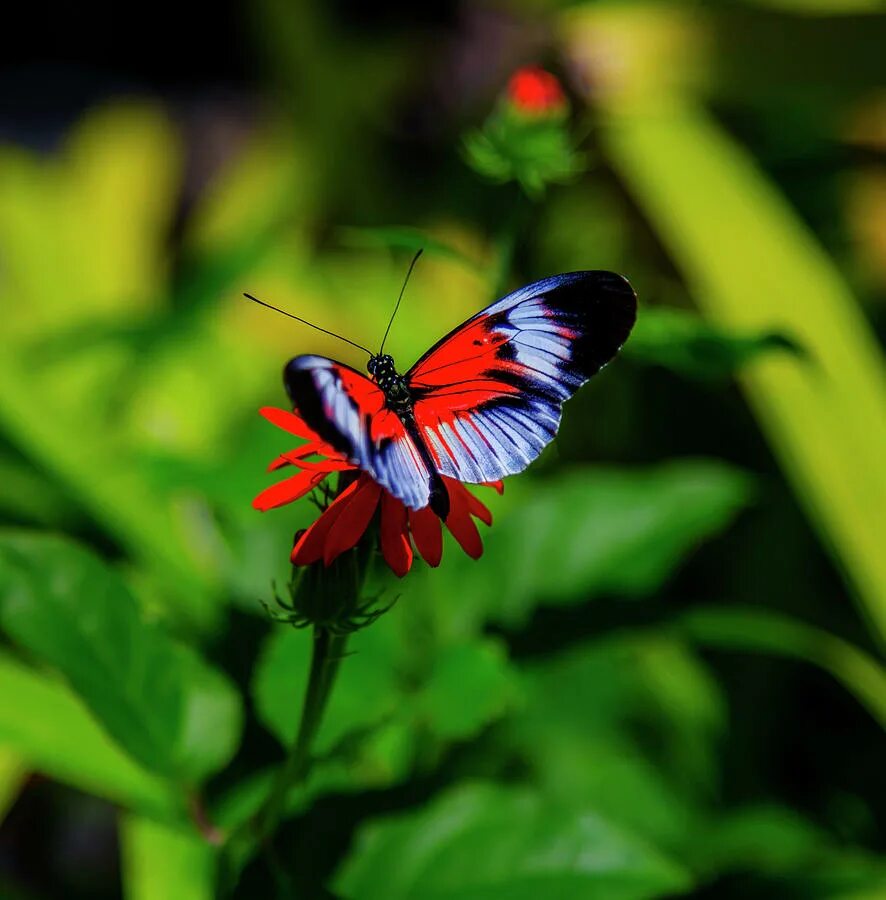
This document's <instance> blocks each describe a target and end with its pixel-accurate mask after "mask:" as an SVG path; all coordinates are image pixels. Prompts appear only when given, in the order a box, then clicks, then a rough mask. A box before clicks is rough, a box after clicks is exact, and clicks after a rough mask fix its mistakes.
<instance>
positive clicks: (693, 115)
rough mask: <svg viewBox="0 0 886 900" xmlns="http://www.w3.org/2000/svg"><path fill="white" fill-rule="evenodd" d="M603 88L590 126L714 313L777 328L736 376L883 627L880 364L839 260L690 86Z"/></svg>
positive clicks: (753, 329) (883, 400)
mask: <svg viewBox="0 0 886 900" xmlns="http://www.w3.org/2000/svg"><path fill="white" fill-rule="evenodd" d="M612 99H613V102H612V103H611V104H610V106H609V108H608V109H607V110H606V113H605V114H604V117H603V128H602V132H601V140H602V143H603V146H604V148H605V150H606V152H607V154H608V156H609V158H610V159H611V160H612V163H613V165H614V167H615V169H616V170H617V171H618V172H619V173H620V174H621V175H622V176H623V177H624V179H625V180H626V182H627V183H628V185H629V187H630V189H631V190H632V192H633V193H634V196H635V197H636V198H637V200H638V203H639V205H640V207H641V208H642V209H643V210H644V212H645V213H646V214H647V215H648V216H649V219H650V221H651V223H652V225H653V227H654V228H655V229H656V231H657V233H658V234H659V236H660V237H661V240H662V241H663V242H664V243H665V245H666V246H667V248H668V249H669V250H670V252H671V253H672V254H673V256H674V259H675V261H676V263H677V265H678V266H679V267H680V268H681V270H682V272H683V273H684V275H685V277H686V280H687V282H688V285H689V288H690V290H691V292H692V295H693V296H694V297H695V298H696V300H697V301H698V303H699V304H700V306H701V307H702V309H703V310H704V312H705V313H706V314H707V315H709V316H710V318H711V320H712V321H713V322H715V323H716V324H717V325H718V326H721V327H724V328H726V329H729V330H730V331H735V332H738V333H751V334H753V333H759V332H768V331H775V332H778V333H782V334H788V335H790V336H791V338H792V339H794V340H795V341H796V342H797V343H798V344H799V345H800V346H802V347H803V348H804V351H805V353H806V354H807V355H808V357H809V359H810V360H811V362H812V363H813V364H811V365H810V364H808V363H807V362H805V361H802V360H798V359H796V358H794V357H791V356H789V355H786V354H766V355H765V356H761V357H760V358H759V359H757V360H756V361H755V362H754V363H753V364H751V365H748V366H747V367H746V368H745V369H744V371H743V372H742V376H741V378H742V381H743V383H744V386H745V388H746V390H747V394H748V397H749V399H750V402H751V404H752V406H753V408H754V409H755V411H756V414H757V415H758V417H759V419H760V422H761V425H762V427H763V429H764V431H765V432H766V434H767V436H768V438H769V440H770V441H771V442H772V444H773V447H774V449H775V451H776V453H777V454H778V455H779V457H780V459H781V462H782V465H783V467H784V470H785V472H786V473H787V475H788V476H789V477H790V478H791V480H792V481H793V483H794V487H795V489H796V493H797V497H798V499H799V501H800V502H801V503H803V504H804V505H805V506H806V508H807V510H808V512H809V514H810V516H811V518H812V520H813V521H814V522H815V523H816V524H817V526H818V527H819V529H820V530H821V532H822V535H823V537H824V540H825V544H826V545H827V546H829V547H832V548H833V549H834V551H835V552H836V554H837V556H838V557H839V558H840V560H841V563H842V566H841V568H842V569H843V571H845V572H846V574H847V575H848V577H849V578H850V579H851V581H852V582H853V583H854V585H855V587H856V589H857V590H856V595H857V596H858V597H859V598H860V599H861V601H862V602H863V611H864V613H865V614H866V615H867V616H868V618H869V619H870V621H871V624H872V625H873V626H874V627H875V628H876V629H877V630H878V633H879V635H880V636H881V637H882V636H884V635H886V553H883V540H882V529H880V528H877V527H875V525H874V523H876V522H878V521H880V520H881V519H882V515H883V510H884V509H886V466H884V465H883V459H884V457H886V368H884V360H883V353H882V351H881V349H880V347H879V346H878V343H877V339H876V336H875V334H874V333H873V331H872V329H871V327H870V325H869V324H868V323H867V322H866V320H865V318H864V315H863V313H862V312H861V310H860V309H859V306H858V303H857V301H856V299H855V298H854V297H853V296H852V293H851V291H850V290H849V288H848V287H847V285H846V283H845V281H844V280H843V278H842V276H841V274H840V273H839V271H838V270H837V269H836V267H835V265H834V263H833V262H832V260H830V259H829V258H828V256H827V254H826V253H825V252H824V250H823V249H822V248H821V246H819V244H818V243H817V242H816V240H815V239H814V237H813V236H812V235H811V234H810V233H809V231H808V229H807V227H806V226H805V225H804V224H803V223H802V221H801V220H800V218H799V217H798V215H797V214H796V213H795V212H794V211H793V210H792V209H791V208H790V206H789V205H788V203H787V202H786V201H785V199H784V198H783V197H782V196H781V195H780V194H779V192H778V190H777V189H776V188H775V187H774V186H773V185H772V184H771V183H770V182H769V181H768V180H767V179H766V178H765V177H764V176H763V174H762V173H761V172H760V171H759V168H758V167H757V166H756V165H755V164H754V161H753V160H752V159H750V158H749V157H748V155H747V154H746V153H745V152H744V151H743V150H742V148H741V147H740V146H739V145H738V144H737V143H735V142H734V141H733V140H732V139H731V138H730V137H729V135H728V134H727V133H726V132H725V131H724V130H723V129H722V128H720V127H719V126H718V125H717V123H716V122H715V120H714V119H713V118H712V117H711V116H709V115H708V114H707V113H706V112H705V111H704V110H703V109H702V108H701V106H700V105H699V104H697V103H695V102H693V101H692V100H691V99H689V98H685V97H679V96H670V97H662V96H661V92H660V91H657V90H656V86H655V85H654V84H651V83H650V84H649V85H648V92H647V95H646V96H645V97H643V100H642V101H641V100H639V99H638V100H637V102H636V103H634V104H632V105H631V106H630V107H627V108H626V107H622V106H619V105H618V104H617V103H615V102H614V98H612Z"/></svg>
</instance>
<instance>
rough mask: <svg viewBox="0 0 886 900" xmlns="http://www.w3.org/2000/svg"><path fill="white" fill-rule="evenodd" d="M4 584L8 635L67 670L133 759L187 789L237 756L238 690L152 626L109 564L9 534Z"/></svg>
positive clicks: (2, 550) (1, 548)
mask: <svg viewBox="0 0 886 900" xmlns="http://www.w3.org/2000/svg"><path fill="white" fill-rule="evenodd" d="M0 586H2V597H3V599H2V602H0V623H2V626H3V628H4V629H5V630H6V631H7V633H8V634H9V635H10V636H11V637H12V638H13V639H14V640H15V641H16V642H17V643H19V644H20V645H22V646H23V647H25V648H26V649H27V650H28V651H30V652H31V653H33V654H34V655H35V656H37V657H38V658H40V659H41V660H42V661H43V662H45V663H47V664H49V665H51V666H54V667H55V668H57V669H59V670H60V671H61V672H62V673H63V674H64V676H65V677H66V678H67V679H68V681H69V682H70V683H71V685H72V687H73V688H74V689H75V690H76V691H77V693H78V694H79V695H80V697H81V698H82V699H83V701H84V702H85V703H86V704H87V705H88V706H89V708H90V709H91V710H92V711H93V713H94V714H95V715H96V717H97V718H98V719H99V720H100V721H101V722H102V724H103V725H104V727H105V728H106V729H107V730H108V733H109V734H111V735H112V736H113V737H114V738H115V739H116V740H117V741H118V742H119V744H120V745H121V746H122V747H124V748H125V749H126V750H127V751H128V752H129V753H130V754H131V755H132V756H133V758H134V759H136V760H138V761H139V762H141V763H142V764H143V765H145V766H146V767H148V768H150V769H153V770H155V771H157V772H161V773H163V774H164V775H168V776H170V777H174V778H176V779H181V780H183V781H188V782H189V781H194V780H196V779H199V778H201V777H202V776H205V775H207V774H209V773H210V772H213V771H215V770H217V769H218V768H220V767H221V766H223V765H224V764H225V763H226V762H227V761H228V759H230V757H231V755H232V754H233V752H234V750H235V749H236V746H237V742H238V739H239V735H240V727H241V718H242V710H241V706H240V700H239V696H238V695H237V693H236V691H235V689H234V688H233V686H232V685H231V684H230V683H229V682H228V680H227V678H225V677H224V676H223V675H222V674H221V673H219V672H217V671H215V670H214V669H212V668H210V667H209V666H208V665H207V664H206V663H205V662H203V661H202V660H201V659H200V658H199V657H198V656H197V655H196V654H195V653H194V651H192V650H191V649H189V648H187V647H184V646H182V645H179V644H177V643H175V642H173V641H172V640H171V639H170V638H169V637H168V636H166V635H165V634H164V633H163V632H162V631H160V629H159V628H158V627H156V626H154V625H151V624H148V623H146V622H145V621H143V619H142V618H141V616H140V614H139V611H138V608H137V606H136V603H135V601H134V600H133V598H132V596H131V595H130V594H129V592H128V590H127V588H126V586H125V584H124V583H123V581H122V580H121V579H120V577H119V576H118V575H117V574H116V573H115V572H113V571H112V570H111V569H109V568H108V567H107V566H106V565H105V564H104V563H103V562H102V561H101V560H99V559H98V558H97V557H95V556H94V555H92V554H91V553H88V552H87V551H86V550H84V549H82V548H80V547H78V546H77V545H76V544H74V543H72V542H70V541H67V540H65V539H62V538H58V537H50V536H44V535H38V534H25V533H7V534H5V535H2V536H0Z"/></svg>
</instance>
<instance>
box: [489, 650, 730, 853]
mask: <svg viewBox="0 0 886 900" xmlns="http://www.w3.org/2000/svg"><path fill="white" fill-rule="evenodd" d="M563 685H569V690H563V687H562V686H563ZM524 692H525V694H524V695H525V703H524V705H523V708H522V709H521V710H520V712H519V714H518V715H516V716H514V717H513V720H512V721H511V722H510V723H508V724H507V726H506V727H508V728H510V730H511V733H512V734H513V735H514V737H515V738H516V740H517V741H518V743H519V744H520V745H521V746H522V748H523V752H524V753H525V754H526V756H527V758H528V759H529V760H530V761H531V762H532V763H533V764H534V765H535V766H537V767H538V769H539V773H538V776H537V777H538V778H539V779H541V781H542V782H544V783H546V784H549V785H550V786H551V788H552V789H555V786H557V787H556V790H557V791H558V792H568V791H569V790H570V786H571V789H575V790H581V789H582V788H584V790H586V791H587V797H588V799H592V800H593V801H594V802H595V803H601V804H603V806H602V811H605V812H609V811H610V806H609V803H610V801H612V800H616V798H615V797H613V796H612V795H610V794H608V793H607V787H608V785H607V784H605V783H601V782H600V781H599V774H600V773H599V772H598V771H595V769H594V766H593V765H591V764H590V760H591V759H593V758H594V756H600V757H601V760H602V762H601V765H603V766H609V767H610V768H612V764H611V762H610V761H607V759H606V756H607V754H608V749H607V746H606V745H607V744H609V745H611V747H614V748H616V749H617V750H618V752H619V753H623V755H624V757H625V759H626V760H629V759H630V757H631V756H634V757H636V758H637V759H638V760H642V759H646V760H648V762H649V764H650V767H651V768H652V769H653V770H655V771H657V772H658V773H660V774H659V776H658V777H659V779H660V778H661V777H662V776H666V777H667V780H668V781H670V782H672V783H673V785H672V787H671V788H670V789H669V790H674V787H676V786H680V787H681V788H682V792H683V793H684V794H685V795H687V796H689V797H691V796H696V797H707V796H709V795H710V794H711V792H712V789H713V788H714V787H715V785H716V782H717V773H718V771H719V765H718V746H719V741H720V740H721V739H722V736H723V733H724V730H725V723H726V706H725V700H724V698H723V696H722V694H721V691H720V689H719V687H718V685H717V683H716V682H715V681H714V679H713V678H712V676H711V675H710V673H709V672H708V671H707V669H706V668H705V667H704V665H703V664H702V663H701V661H700V660H699V659H698V658H697V657H696V655H695V654H694V653H693V652H692V651H691V650H690V649H689V648H688V647H687V646H686V645H685V644H684V643H683V642H682V641H679V640H674V639H673V638H670V637H665V636H662V635H660V634H655V633H652V634H644V633H639V634H638V633H624V634H618V633H616V634H614V635H612V636H611V637H607V638H605V639H603V640H596V641H585V642H581V643H579V644H576V645H575V646H574V647H571V648H570V649H569V650H568V651H567V652H564V653H560V654H558V655H557V656H555V657H552V658H550V659H543V660H539V661H537V662H534V663H532V664H531V665H529V666H527V668H526V674H525V679H524ZM643 736H645V739H644V737H643ZM569 742H572V743H573V746H574V747H580V748H583V749H582V752H585V753H587V754H588V757H589V758H588V761H587V766H588V767H587V769H585V770H582V768H581V766H582V759H581V756H580V755H576V756H575V757H574V759H573V760H572V762H573V763H574V766H573V768H572V771H571V776H572V777H571V778H570V777H569V774H570V773H567V772H564V771H562V770H560V769H558V768H557V765H558V764H559V763H558V762H557V760H559V757H560V754H561V752H562V753H564V757H563V760H562V763H563V764H564V765H565V764H567V763H569V762H570V761H569V759H568V750H567V748H566V744H567V743H569ZM575 752H576V753H578V751H575ZM549 754H550V763H549V764H546V763H545V759H546V758H547V757H548V755H549ZM648 774H649V775H650V778H651V779H655V775H654V774H652V772H650V773H648ZM625 775H626V777H628V778H630V779H632V780H633V781H634V782H635V783H637V784H638V787H639V788H640V789H641V790H643V791H644V792H645V793H646V795H647V799H648V800H650V802H651V803H652V804H653V805H657V799H658V798H656V797H655V796H654V792H655V789H654V786H652V785H649V784H646V785H643V784H639V780H640V779H642V780H645V781H647V782H649V781H650V778H644V773H642V772H637V771H632V772H627V773H625ZM658 793H659V796H664V795H665V794H666V793H667V790H665V791H659V792H658ZM635 812H636V811H635V810H633V809H632V808H631V807H630V805H629V804H625V805H624V813H625V814H626V815H628V816H632V815H634V814H635ZM612 814H614V815H615V816H616V817H619V816H620V811H619V810H618V808H617V807H616V808H615V809H613V810H612ZM651 814H655V813H651ZM667 820H668V816H667V815H665V816H663V817H662V827H663V829H665V830H667V829H668V821H667ZM629 821H630V820H629ZM630 823H631V825H632V826H633V827H635V828H637V829H638V830H641V831H642V829H643V828H644V826H643V825H642V824H641V823H634V822H632V821H630ZM650 824H652V823H650ZM669 835H670V836H671V837H674V836H675V835H674V832H673V831H670V832H669Z"/></svg>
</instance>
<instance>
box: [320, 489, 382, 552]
mask: <svg viewBox="0 0 886 900" xmlns="http://www.w3.org/2000/svg"><path fill="white" fill-rule="evenodd" d="M356 484H357V489H356V490H355V491H354V494H353V496H352V497H351V499H350V500H349V502H348V503H347V505H346V506H345V507H343V508H342V512H341V515H339V517H338V518H337V519H336V520H335V522H334V523H333V525H332V528H330V529H329V537H327V539H326V548H325V549H324V551H323V563H324V565H327V566H328V565H330V564H331V563H332V561H333V560H334V559H336V558H337V557H338V556H340V555H341V554H342V553H344V552H345V550H350V549H351V547H353V546H354V545H355V544H356V543H357V541H359V540H360V538H361V537H363V532H364V531H366V529H367V527H368V526H369V523H370V521H371V520H372V516H373V514H374V513H375V509H376V507H377V506H378V500H379V497H380V496H381V488H380V487H379V486H378V485H377V484H376V483H375V482H374V481H373V480H372V479H371V478H370V477H369V476H368V475H361V476H360V478H359V479H358V480H357V482H356Z"/></svg>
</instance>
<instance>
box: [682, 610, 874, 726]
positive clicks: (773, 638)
mask: <svg viewBox="0 0 886 900" xmlns="http://www.w3.org/2000/svg"><path fill="white" fill-rule="evenodd" d="M677 628H678V630H679V632H680V633H681V634H685V635H686V637H687V638H689V639H690V640H692V641H696V642H698V643H700V644H704V645H708V646H713V647H722V648H727V649H735V650H749V651H751V652H756V653H770V654H773V655H776V656H788V657H791V658H793V659H799V660H803V661H805V662H809V663H812V664H813V665H816V666H820V667H821V668H822V669H824V670H825V671H826V672H829V673H830V674H831V675H833V677H834V678H836V679H837V681H839V682H840V683H841V684H842V685H843V687H845V688H846V690H848V691H849V692H850V693H851V694H852V695H853V696H854V697H855V698H856V699H857V700H858V701H859V702H860V703H861V704H863V705H864V706H865V707H866V708H867V710H868V712H869V713H870V714H871V715H872V716H873V717H874V718H875V719H876V720H877V721H878V722H880V724H881V725H883V726H886V670H884V668H883V667H882V666H881V665H880V663H878V662H877V661H876V660H875V659H872V658H871V657H870V656H868V655H867V654H866V653H864V652H863V651H861V650H859V649H858V648H857V647H854V646H853V645H852V644H850V643H849V642H848V641H844V640H842V639H841V638H838V637H834V635H832V634H828V633H827V632H826V631H822V630H821V629H819V628H815V627H813V626H811V625H807V624H806V623H805V622H798V621H796V620H795V619H790V618H788V617H787V616H784V615H782V614H780V613H777V612H771V611H769V610H765V609H755V608H753V607H706V608H702V609H694V610H692V611H691V612H689V613H687V614H685V615H684V616H682V617H681V618H680V619H679V620H678V623H677Z"/></svg>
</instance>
